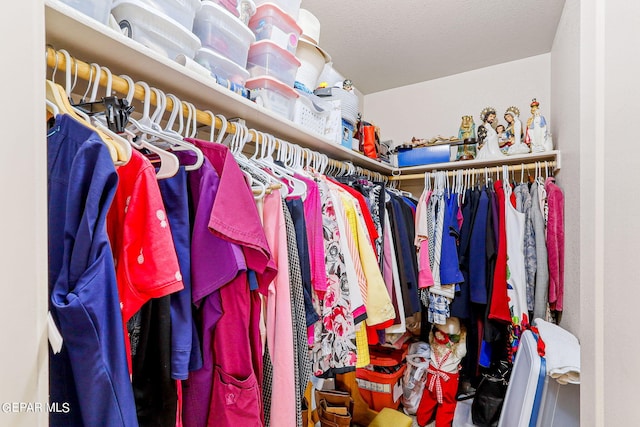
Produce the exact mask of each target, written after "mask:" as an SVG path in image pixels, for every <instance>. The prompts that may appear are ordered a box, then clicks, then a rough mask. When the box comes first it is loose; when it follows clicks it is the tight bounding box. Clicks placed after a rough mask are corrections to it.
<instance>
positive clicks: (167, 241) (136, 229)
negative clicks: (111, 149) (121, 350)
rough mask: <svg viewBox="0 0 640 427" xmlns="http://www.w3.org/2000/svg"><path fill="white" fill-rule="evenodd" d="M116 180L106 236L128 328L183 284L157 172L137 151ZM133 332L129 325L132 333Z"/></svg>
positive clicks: (119, 170)
mask: <svg viewBox="0 0 640 427" xmlns="http://www.w3.org/2000/svg"><path fill="white" fill-rule="evenodd" d="M118 177H119V183H118V189H117V191H116V194H115V197H114V200H113V204H112V205H111V209H109V214H108V216H107V232H108V233H109V240H110V242H111V245H112V247H113V255H114V260H115V266H116V278H117V281H118V295H119V298H120V307H121V309H122V320H123V322H124V323H125V324H126V323H127V322H128V321H129V319H131V317H132V316H133V315H134V314H135V313H136V312H137V311H138V310H140V308H141V307H142V306H143V305H144V304H145V303H146V302H147V301H149V300H151V299H152V298H161V297H163V296H166V295H170V294H172V293H174V292H177V291H180V290H182V289H184V285H183V283H182V273H181V272H180V265H179V263H178V256H177V255H176V250H175V246H174V244H173V236H172V234H171V227H170V226H169V222H168V218H167V213H166V211H165V208H164V203H163V201H162V195H161V193H160V188H159V187H158V181H157V179H156V172H155V168H154V167H153V165H152V164H151V162H150V161H149V160H148V159H147V158H146V157H144V156H143V155H142V154H140V153H139V152H138V151H135V150H134V151H133V153H132V155H131V159H130V160H129V162H128V163H127V164H126V165H124V166H121V167H119V168H118ZM135 328H136V326H135V325H130V331H131V330H133V329H135ZM125 341H126V342H125V346H126V347H129V340H128V339H126V340H125ZM129 353H130V350H129Z"/></svg>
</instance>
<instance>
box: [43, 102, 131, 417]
mask: <svg viewBox="0 0 640 427" xmlns="http://www.w3.org/2000/svg"><path fill="white" fill-rule="evenodd" d="M47 173H48V177H47V178H48V180H47V182H48V214H49V223H48V233H49V235H48V244H49V248H48V249H49V298H50V303H49V310H50V312H51V315H52V317H53V319H54V321H55V324H56V325H57V327H58V329H59V331H60V333H61V335H62V338H63V340H64V341H63V345H62V351H61V352H60V353H57V354H54V353H53V352H52V351H50V353H49V372H50V396H49V399H50V402H51V403H60V402H68V403H69V406H70V408H72V410H71V411H69V412H68V413H66V414H65V413H63V412H51V413H50V414H49V423H50V425H51V426H54V427H55V426H64V427H70V426H71V427H72V426H83V425H100V426H114V427H115V426H132V427H135V426H137V425H138V420H137V417H136V408H135V402H134V398H133V389H132V387H131V382H130V379H129V369H128V368H127V357H126V351H125V337H124V327H123V323H122V315H121V312H120V301H119V299H118V287H117V284H116V274H115V267H114V265H113V259H114V258H113V253H112V250H111V245H110V244H109V240H108V236H107V230H106V216H107V211H108V210H109V208H110V206H111V204H112V200H113V197H114V195H115V192H116V184H117V182H118V175H117V173H116V171H115V168H114V166H113V162H112V160H111V156H110V154H109V150H108V149H107V147H106V146H105V144H104V142H103V141H102V140H101V139H100V137H99V136H98V135H97V134H96V133H94V132H93V131H92V130H91V129H89V128H87V127H85V126H84V125H82V124H80V123H79V122H77V121H75V120H74V119H73V118H72V117H70V116H67V115H59V116H57V117H56V119H55V124H54V126H53V128H52V129H51V130H50V131H49V133H48V135H47ZM74 408H75V409H74Z"/></svg>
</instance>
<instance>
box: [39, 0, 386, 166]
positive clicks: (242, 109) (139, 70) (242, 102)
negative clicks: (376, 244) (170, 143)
mask: <svg viewBox="0 0 640 427" xmlns="http://www.w3.org/2000/svg"><path fill="white" fill-rule="evenodd" d="M45 31H46V41H47V43H48V44H50V45H51V46H53V47H54V48H55V49H66V50H67V51H68V52H69V53H70V54H71V56H73V57H76V58H78V59H80V60H82V61H85V62H89V63H91V62H95V63H97V64H100V65H103V66H107V67H109V69H110V70H111V72H113V73H114V74H118V75H120V74H127V75H129V76H131V78H133V79H134V80H135V81H140V80H144V81H146V82H147V83H148V84H149V85H150V86H152V87H157V88H158V89H162V90H163V91H164V92H166V93H173V94H175V95H176V96H178V98H180V99H182V100H185V101H189V102H192V103H193V104H194V105H195V106H196V107H197V108H199V109H201V110H211V111H212V112H213V113H215V114H223V115H224V116H225V117H227V118H234V117H240V118H242V119H244V120H245V121H246V123H247V126H249V127H251V128H254V129H256V130H260V131H263V132H268V133H270V134H272V135H274V136H276V137H277V138H280V139H283V140H285V141H288V142H291V143H294V144H298V145H300V146H302V147H306V148H309V149H311V150H314V151H318V152H320V153H324V154H326V155H327V156H329V157H330V158H333V159H337V160H347V161H351V162H353V163H354V164H355V165H358V166H361V167H363V168H366V169H369V170H372V171H376V172H380V173H382V174H385V175H390V174H391V171H392V167H391V166H389V165H386V164H384V163H380V162H378V161H375V160H372V159H370V158H368V157H366V156H364V155H363V154H360V153H358V152H356V151H353V150H350V149H347V148H345V147H343V146H341V145H338V144H336V143H334V142H332V141H330V140H329V139H327V138H324V137H321V136H319V135H316V134H313V133H311V132H309V131H307V130H306V129H304V128H303V127H301V126H300V125H298V124H295V123H293V122H292V121H290V120H287V119H285V118H283V117H281V116H279V115H277V114H275V113H273V112H271V111H268V110H266V109H265V108H262V107H260V106H258V105H256V104H255V103H254V102H251V101H249V100H248V99H246V98H243V97H242V96H240V95H238V94H236V93H234V92H232V91H230V90H228V89H226V88H223V87H222V86H220V85H218V84H217V83H215V81H214V80H213V79H212V78H207V77H205V76H201V75H200V74H198V73H195V72H193V71H191V70H189V69H187V68H185V67H184V66H182V65H181V64H179V63H177V62H175V61H171V60H170V59H169V58H166V57H163V56H161V55H159V54H157V53H156V52H154V51H152V50H151V49H149V48H147V47H146V46H143V45H142V44H140V43H137V42H135V41H134V40H132V39H130V38H128V37H126V36H124V35H122V34H120V33H118V32H117V31H114V30H113V29H111V28H109V27H107V26H105V25H101V24H100V23H98V22H96V21H94V20H93V19H91V18H89V17H87V16H85V15H83V14H81V13H80V12H78V11H76V10H75V9H73V8H71V7H69V6H67V5H66V4H64V3H60V2H59V1H57V0H46V1H45ZM43 56H44V50H43Z"/></svg>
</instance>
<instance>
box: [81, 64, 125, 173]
mask: <svg viewBox="0 0 640 427" xmlns="http://www.w3.org/2000/svg"><path fill="white" fill-rule="evenodd" d="M94 65H95V67H97V68H96V78H95V81H94V83H93V92H92V94H91V100H90V102H95V100H96V97H97V94H98V86H99V85H100V75H101V72H102V71H105V72H106V74H107V86H106V95H107V96H110V95H111V87H112V83H113V75H112V74H111V70H109V69H108V68H107V67H101V66H100V65H98V64H91V69H92V70H93V66H94ZM88 89H89V87H88V86H87V91H88ZM85 93H86V92H85ZM88 118H89V122H90V123H91V124H93V125H94V126H95V127H96V128H97V129H99V130H101V131H102V132H104V133H105V134H106V135H107V136H109V137H110V138H111V139H112V140H113V142H114V143H115V148H116V151H117V153H118V160H117V161H116V162H114V163H115V165H116V166H122V165H125V164H127V163H128V162H129V160H131V150H132V148H131V144H129V141H128V140H126V139H125V138H123V137H122V136H120V135H118V134H117V133H115V132H113V131H112V130H111V129H110V128H109V126H107V125H106V124H105V123H103V122H102V121H101V118H105V120H106V117H105V116H104V114H102V115H98V114H96V115H93V116H88Z"/></svg>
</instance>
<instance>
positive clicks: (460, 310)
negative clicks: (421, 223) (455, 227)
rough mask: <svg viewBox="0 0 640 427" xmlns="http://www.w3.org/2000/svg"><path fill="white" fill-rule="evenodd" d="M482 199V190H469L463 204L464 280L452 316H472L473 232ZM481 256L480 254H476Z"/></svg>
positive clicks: (460, 251)
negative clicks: (471, 264)
mask: <svg viewBox="0 0 640 427" xmlns="http://www.w3.org/2000/svg"><path fill="white" fill-rule="evenodd" d="M479 201H480V191H478V190H467V191H466V194H465V197H464V202H463V205H462V217H463V222H462V228H461V229H460V244H459V245H458V261H459V266H460V272H461V273H462V276H463V277H464V281H463V282H462V283H460V285H459V287H460V290H459V291H457V292H456V295H455V298H454V299H453V301H452V302H451V305H450V307H449V309H450V310H451V316H453V317H458V318H460V319H469V318H470V317H471V305H470V304H471V292H470V288H469V259H470V256H471V255H470V253H469V252H470V245H469V242H470V241H471V233H472V231H473V224H474V222H475V216H476V212H477V209H478V202H479ZM474 256H479V254H474Z"/></svg>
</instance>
